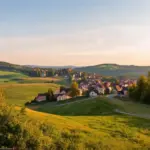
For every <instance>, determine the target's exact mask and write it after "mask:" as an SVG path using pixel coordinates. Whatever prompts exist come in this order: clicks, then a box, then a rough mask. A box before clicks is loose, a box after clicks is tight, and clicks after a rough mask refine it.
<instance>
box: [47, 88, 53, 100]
mask: <svg viewBox="0 0 150 150" xmlns="http://www.w3.org/2000/svg"><path fill="white" fill-rule="evenodd" d="M48 100H50V101H53V100H54V93H53V90H52V89H51V88H49V89H48Z"/></svg>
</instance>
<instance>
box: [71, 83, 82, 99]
mask: <svg viewBox="0 0 150 150" xmlns="http://www.w3.org/2000/svg"><path fill="white" fill-rule="evenodd" d="M79 94H80V91H79V87H78V83H77V82H73V83H72V85H71V92H70V96H72V97H76V96H78V95H79Z"/></svg>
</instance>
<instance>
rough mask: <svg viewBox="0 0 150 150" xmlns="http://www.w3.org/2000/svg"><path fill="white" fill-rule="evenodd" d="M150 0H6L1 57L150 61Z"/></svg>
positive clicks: (1, 10) (44, 61)
mask: <svg viewBox="0 0 150 150" xmlns="http://www.w3.org/2000/svg"><path fill="white" fill-rule="evenodd" d="M149 18H150V1H149V0H4V1H1V2H0V60H2V61H8V62H12V63H19V64H39V65H81V66H83V65H93V64H100V63H118V64H136V65H150V61H149V57H150V20H149Z"/></svg>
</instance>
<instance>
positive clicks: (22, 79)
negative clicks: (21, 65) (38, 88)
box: [0, 71, 68, 85]
mask: <svg viewBox="0 0 150 150" xmlns="http://www.w3.org/2000/svg"><path fill="white" fill-rule="evenodd" d="M3 83H5V84H12V83H21V84H34V83H56V84H59V85H68V83H67V81H66V80H65V79H63V78H61V77H29V76H26V75H24V74H22V73H17V72H9V71H0V84H3Z"/></svg>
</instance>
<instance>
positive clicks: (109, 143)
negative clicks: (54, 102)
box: [27, 98, 150, 150]
mask: <svg viewBox="0 0 150 150" xmlns="http://www.w3.org/2000/svg"><path fill="white" fill-rule="evenodd" d="M115 108H119V109H124V108H122V106H121V105H118V104H113V103H112V102H110V101H107V100H106V99H105V98H96V99H94V100H89V101H84V102H81V103H74V104H70V105H66V106H59V107H55V108H51V107H48V106H47V107H46V106H44V107H41V108H38V109H37V110H38V111H43V112H47V113H43V112H36V111H33V110H29V109H27V114H28V116H29V117H31V118H33V119H41V120H46V121H47V122H49V123H50V124H52V125H54V126H56V127H57V128H58V130H61V131H62V132H65V135H66V136H65V137H66V142H67V140H73V141H74V140H75V141H76V140H77V141H78V142H75V143H74V144H76V148H77V147H78V145H80V146H81V145H88V149H95V150H99V149H103V150H109V149H112V150H130V149H141V150H143V149H145V150H148V149H149V148H150V142H149V141H150V120H146V119H140V118H136V117H131V116H126V115H120V114H117V113H114V109H115ZM68 130H69V131H68ZM72 131H73V132H72ZM74 133H76V136H74ZM81 149H82V148H81Z"/></svg>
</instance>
